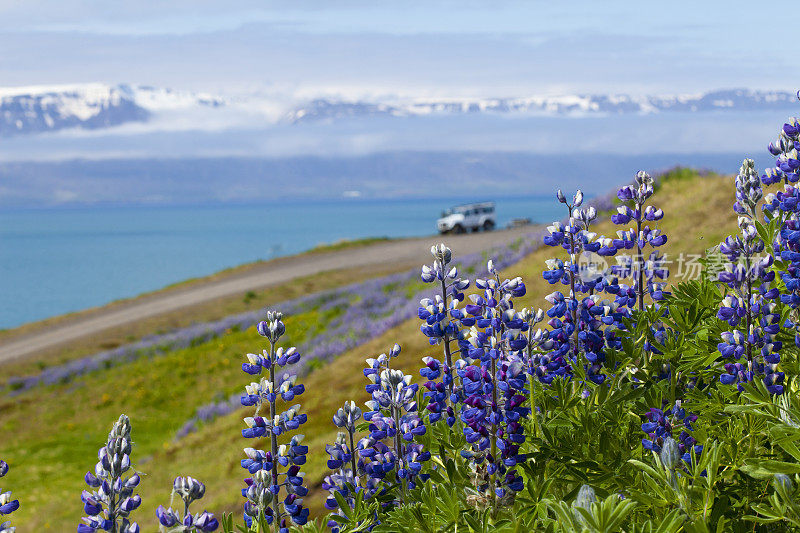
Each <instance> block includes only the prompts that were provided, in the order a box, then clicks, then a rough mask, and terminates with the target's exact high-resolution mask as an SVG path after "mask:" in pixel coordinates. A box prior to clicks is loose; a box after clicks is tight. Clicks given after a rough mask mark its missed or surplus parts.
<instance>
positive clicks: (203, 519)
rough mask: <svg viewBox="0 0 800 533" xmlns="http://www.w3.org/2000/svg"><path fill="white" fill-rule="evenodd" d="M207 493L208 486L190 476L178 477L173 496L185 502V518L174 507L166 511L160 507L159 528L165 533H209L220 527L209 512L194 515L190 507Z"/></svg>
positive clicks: (158, 510)
mask: <svg viewBox="0 0 800 533" xmlns="http://www.w3.org/2000/svg"><path fill="white" fill-rule="evenodd" d="M205 493H206V486H205V485H203V483H201V482H200V481H198V480H196V479H194V478H193V477H190V476H186V477H183V476H178V477H176V478H175V481H174V482H173V483H172V496H173V498H174V497H175V496H178V497H179V498H180V499H181V500H183V509H184V511H183V517H181V515H180V514H179V513H178V511H177V510H173V509H172V507H169V508H168V509H165V508H164V506H163V505H159V506H158V509H156V518H158V523H159V528H160V530H161V531H162V532H165V533H172V532H175V533H178V532H180V533H209V532H211V531H215V530H216V529H217V528H218V527H219V521H218V520H217V519H216V518H214V515H213V514H211V513H209V512H208V511H203V512H202V513H197V514H195V515H192V514H191V513H189V506H190V505H191V504H192V502H194V501H196V500H199V499H201V498H202V497H203V495H204V494H205Z"/></svg>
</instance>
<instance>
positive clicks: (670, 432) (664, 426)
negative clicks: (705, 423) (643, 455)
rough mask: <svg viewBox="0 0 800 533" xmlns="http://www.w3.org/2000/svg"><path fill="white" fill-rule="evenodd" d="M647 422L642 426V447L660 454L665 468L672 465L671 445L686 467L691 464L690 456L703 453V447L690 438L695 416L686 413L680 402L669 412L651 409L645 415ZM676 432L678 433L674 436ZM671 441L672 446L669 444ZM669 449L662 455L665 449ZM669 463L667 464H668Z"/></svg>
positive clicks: (672, 451)
mask: <svg viewBox="0 0 800 533" xmlns="http://www.w3.org/2000/svg"><path fill="white" fill-rule="evenodd" d="M644 416H645V418H647V422H645V423H644V424H642V431H644V432H645V433H647V438H645V439H642V446H643V447H644V449H646V450H651V451H654V452H656V453H657V454H660V456H661V460H662V462H665V461H666V462H665V463H664V464H665V466H668V467H669V465H671V464H674V463H672V462H669V461H671V460H672V454H673V453H675V452H674V450H673V449H672V446H673V444H676V445H677V450H678V452H679V456H680V458H681V459H682V460H683V462H685V463H686V464H687V465H691V464H692V455H694V456H695V457H697V456H699V455H700V454H701V453H702V452H703V446H702V445H699V444H697V441H696V440H695V439H694V437H692V435H691V433H690V432H691V431H693V428H692V424H693V423H694V422H695V421H696V420H697V415H695V414H691V413H687V412H686V409H685V408H683V407H682V406H681V402H680V401H677V402H675V405H674V406H672V407H671V408H670V409H669V410H667V411H664V410H662V409H656V408H652V409H650V411H648V412H647V413H646V414H645V415H644ZM676 432H679V433H678V434H677V435H676ZM670 441H672V443H673V444H670ZM667 446H669V447H670V448H669V449H668V450H667V452H665V453H662V452H663V450H664V449H665V447H667ZM668 462H669V463H668Z"/></svg>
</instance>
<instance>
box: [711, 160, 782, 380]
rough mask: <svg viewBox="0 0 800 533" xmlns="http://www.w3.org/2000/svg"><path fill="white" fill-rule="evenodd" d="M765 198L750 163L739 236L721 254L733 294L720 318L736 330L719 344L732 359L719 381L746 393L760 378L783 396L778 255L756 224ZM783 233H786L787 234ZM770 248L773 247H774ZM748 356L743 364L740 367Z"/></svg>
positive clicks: (743, 182) (738, 208)
mask: <svg viewBox="0 0 800 533" xmlns="http://www.w3.org/2000/svg"><path fill="white" fill-rule="evenodd" d="M762 197H763V191H762V188H761V182H760V181H759V178H758V174H757V172H756V169H755V164H754V163H753V160H752V159H745V160H744V162H743V163H742V167H741V168H740V169H739V174H738V175H737V177H736V202H735V203H734V207H733V208H734V211H735V212H736V213H738V214H739V215H740V216H739V221H738V223H739V230H740V235H737V236H735V237H734V236H729V237H727V238H726V239H725V241H724V242H723V243H721V244H720V247H719V249H720V252H721V253H723V254H724V255H725V256H726V257H727V258H728V261H730V262H729V263H728V264H727V265H726V266H725V270H724V271H722V272H720V274H719V281H720V282H722V283H724V284H725V285H726V286H727V287H728V289H729V292H728V293H727V294H726V295H725V297H724V298H723V301H722V305H721V306H720V309H719V311H718V313H717V317H718V318H719V319H721V320H724V321H726V322H727V323H728V324H729V325H730V326H731V328H734V329H732V330H731V331H726V332H724V333H723V334H722V342H720V343H719V344H718V345H717V348H718V349H719V352H720V353H721V354H722V356H723V357H724V358H725V359H727V360H729V361H730V362H726V363H725V364H724V370H725V372H724V373H723V374H722V375H721V376H720V381H721V382H722V383H724V384H726V385H732V384H736V385H737V387H738V389H739V390H740V391H741V390H742V386H743V384H744V383H747V382H750V381H752V380H753V379H755V378H756V377H761V378H762V380H763V382H764V384H765V385H766V386H767V388H768V389H769V391H770V392H772V393H773V394H780V393H781V392H783V385H782V383H783V377H784V376H783V373H782V372H779V371H778V370H777V365H778V363H779V362H780V353H779V352H780V350H781V348H782V343H781V342H780V341H778V340H776V338H775V337H776V336H777V334H778V332H779V330H780V311H779V310H778V308H777V307H778V306H777V301H778V298H779V297H780V294H779V291H778V289H777V288H772V287H771V284H772V282H773V281H774V279H775V272H774V271H772V270H771V269H770V267H771V266H772V264H773V256H772V255H771V254H769V253H766V255H763V254H764V253H765V252H766V250H767V243H765V242H764V241H763V240H762V238H761V237H760V236H759V234H758V232H757V230H756V227H755V224H756V220H757V212H756V205H757V204H758V202H759V201H760V200H761V198H762ZM782 231H783V230H782ZM770 244H771V243H770ZM742 357H744V361H743V362H741V363H740V362H739V361H740V359H741V358H742Z"/></svg>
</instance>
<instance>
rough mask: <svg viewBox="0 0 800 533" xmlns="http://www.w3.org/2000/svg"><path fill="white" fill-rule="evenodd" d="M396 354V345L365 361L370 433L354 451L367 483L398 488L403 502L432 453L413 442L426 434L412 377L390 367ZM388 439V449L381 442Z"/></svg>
mask: <svg viewBox="0 0 800 533" xmlns="http://www.w3.org/2000/svg"><path fill="white" fill-rule="evenodd" d="M399 354H400V346H399V345H398V344H395V345H394V347H392V349H391V350H390V351H389V355H386V354H381V355H379V356H378V357H376V358H374V359H372V358H370V359H367V368H365V369H364V375H365V376H366V377H367V379H369V381H370V384H369V385H367V387H366V390H367V392H368V393H369V394H370V395H371V396H372V399H371V400H369V401H368V402H367V403H366V405H367V407H368V408H369V411H367V412H365V413H364V420H366V421H368V422H369V428H368V429H369V434H368V435H367V436H366V437H364V438H362V439H361V440H360V441H359V442H358V445H357V450H358V454H359V457H360V458H361V459H363V460H364V472H365V474H366V476H367V478H368V479H367V483H368V484H374V485H380V484H381V482H383V483H387V484H388V485H389V486H392V485H396V486H399V487H400V492H401V501H405V497H406V495H405V494H406V490H407V489H413V488H414V487H415V486H416V485H417V483H418V482H419V481H425V480H426V479H427V478H428V476H427V475H426V474H422V473H421V471H422V463H424V462H425V461H427V460H428V459H430V457H431V454H430V452H427V451H425V450H424V449H423V448H422V445H421V444H417V443H415V442H414V438H415V437H417V436H419V435H424V434H425V432H426V428H425V425H424V424H423V422H422V419H421V418H420V417H419V414H418V412H417V401H416V395H417V391H418V389H419V386H418V385H417V384H416V383H413V384H412V383H411V376H409V375H406V374H404V373H403V372H402V371H400V370H396V369H393V368H392V367H391V360H392V358H394V357H397V356H398V355H399ZM387 439H390V442H391V446H388V445H387V444H386V443H385V442H384V441H385V440H387Z"/></svg>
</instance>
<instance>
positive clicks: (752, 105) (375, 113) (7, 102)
mask: <svg viewBox="0 0 800 533" xmlns="http://www.w3.org/2000/svg"><path fill="white" fill-rule="evenodd" d="M276 101H277V98H276V97H275V96H272V95H269V94H266V93H263V94H254V95H249V96H241V97H229V96H219V95H213V94H210V93H205V92H190V91H180V90H174V89H169V88H159V87H153V86H147V85H129V84H118V85H106V84H99V83H93V84H73V85H61V86H59V85H54V86H39V87H12V88H0V137H9V136H17V135H34V134H39V133H47V132H55V131H61V130H71V129H72V130H75V129H84V130H99V129H108V128H113V127H115V126H120V125H123V124H129V123H149V122H152V121H154V120H155V119H157V118H159V117H163V116H164V115H167V114H172V115H176V116H184V117H189V118H190V119H191V118H192V117H195V118H197V117H199V116H200V113H201V111H206V110H213V111H215V112H216V113H217V116H218V117H219V118H220V119H221V122H222V124H226V123H229V124H230V125H235V123H236V121H237V120H238V121H241V120H242V114H243V113H242V112H243V111H244V114H245V115H247V116H249V117H251V119H254V120H260V121H261V122H262V123H267V124H268V123H270V122H272V123H284V124H303V123H311V122H335V121H340V120H346V119H367V120H369V119H371V118H374V117H395V118H412V117H426V116H453V115H464V114H479V113H484V114H493V115H507V116H552V117H566V118H569V117H586V116H608V115H622V114H638V115H646V114H657V113H708V112H734V111H738V112H747V111H764V110H773V109H774V110H790V109H792V110H794V109H795V108H796V107H795V106H796V104H797V100H796V95H795V94H793V93H790V92H784V91H754V90H749V89H724V90H716V91H710V92H705V93H699V94H686V95H672V96H669V95H668V96H646V95H645V96H632V95H625V94H572V95H570V94H566V95H558V96H527V97H508V98H506V97H501V98H423V97H418V98H398V97H391V98H390V97H382V98H371V99H370V98H362V99H347V98H339V97H317V98H308V99H302V100H298V99H294V100H292V101H290V102H289V103H284V104H280V105H278V104H276ZM276 105H278V107H280V108H281V110H279V111H278V112H277V113H275V112H271V113H269V112H267V111H266V109H270V110H274V108H275V107H276ZM234 117H235V118H234ZM197 122H198V128H200V127H202V124H201V122H202V121H200V120H198V121H197Z"/></svg>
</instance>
